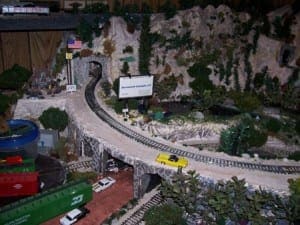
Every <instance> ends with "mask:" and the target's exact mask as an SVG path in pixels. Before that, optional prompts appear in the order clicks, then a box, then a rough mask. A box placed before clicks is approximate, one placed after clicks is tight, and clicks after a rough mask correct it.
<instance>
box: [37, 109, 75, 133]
mask: <svg viewBox="0 0 300 225" xmlns="http://www.w3.org/2000/svg"><path fill="white" fill-rule="evenodd" d="M39 121H40V122H41V123H42V125H43V126H44V127H45V128H46V129H53V130H58V131H63V130H64V129H65V128H66V127H67V125H68V122H69V117H68V114H67V113H66V111H62V110H60V109H59V108H54V107H50V108H49V109H47V110H45V111H44V112H43V113H42V115H41V116H40V117H39Z"/></svg>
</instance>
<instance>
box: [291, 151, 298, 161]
mask: <svg viewBox="0 0 300 225" xmlns="http://www.w3.org/2000/svg"><path fill="white" fill-rule="evenodd" d="M288 159H290V160H295V161H300V151H295V152H293V153H292V154H290V155H289V156H288Z"/></svg>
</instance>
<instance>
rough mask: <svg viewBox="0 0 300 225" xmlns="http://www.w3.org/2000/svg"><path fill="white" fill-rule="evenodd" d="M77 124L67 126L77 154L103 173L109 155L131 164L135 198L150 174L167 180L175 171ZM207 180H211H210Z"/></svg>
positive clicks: (138, 195) (143, 188) (139, 195)
mask: <svg viewBox="0 0 300 225" xmlns="http://www.w3.org/2000/svg"><path fill="white" fill-rule="evenodd" d="M78 125H79V124H75V123H72V124H70V126H69V129H70V130H71V132H69V134H72V136H73V137H72V138H73V139H74V140H75V141H76V143H75V146H76V150H77V153H78V155H80V156H88V157H91V158H92V160H93V163H92V165H93V169H94V170H95V171H96V172H99V173H105V164H106V161H107V159H108V157H109V156H112V157H114V158H116V159H118V160H120V161H122V162H124V163H126V164H128V165H130V166H132V167H133V171H134V175H133V181H134V183H133V187H134V197H135V198H140V197H142V196H143V195H144V193H145V192H146V189H147V187H148V185H149V183H150V179H151V175H154V174H157V175H159V176H160V177H161V178H163V179H166V180H169V179H170V178H171V177H172V176H173V175H174V174H175V173H176V172H177V171H176V170H173V169H167V168H161V167H156V166H152V165H147V164H146V163H144V162H143V161H142V160H139V159H136V158H134V157H131V156H130V155H128V154H126V149H118V148H116V147H115V146H114V145H113V144H111V143H107V142H106V141H105V140H102V139H99V138H94V137H92V136H91V135H90V134H88V133H86V132H85V131H84V130H83V129H81V126H80V125H79V126H78ZM124 138H127V137H124ZM207 181H208V182H211V181H210V180H207Z"/></svg>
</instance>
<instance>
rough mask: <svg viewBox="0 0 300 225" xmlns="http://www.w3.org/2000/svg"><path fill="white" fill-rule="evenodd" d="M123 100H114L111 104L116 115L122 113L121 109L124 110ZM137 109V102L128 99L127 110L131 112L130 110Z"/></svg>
mask: <svg viewBox="0 0 300 225" xmlns="http://www.w3.org/2000/svg"><path fill="white" fill-rule="evenodd" d="M125 107H126V105H125V100H118V99H115V101H114V102H113V108H114V110H115V112H116V113H118V114H121V113H122V109H123V108H125ZM137 107H138V101H137V100H136V99H128V109H129V110H132V109H134V110H135V109H137Z"/></svg>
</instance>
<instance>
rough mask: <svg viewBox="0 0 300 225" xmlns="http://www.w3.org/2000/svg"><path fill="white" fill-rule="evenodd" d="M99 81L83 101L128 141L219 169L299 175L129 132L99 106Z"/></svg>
mask: <svg viewBox="0 0 300 225" xmlns="http://www.w3.org/2000/svg"><path fill="white" fill-rule="evenodd" d="M99 79H100V78H95V77H93V78H92V79H91V80H90V82H89V83H88V84H87V86H86V89H85V99H86V102H87V104H88V105H89V107H90V108H91V110H92V111H93V112H94V113H96V115H97V116H98V117H99V118H100V119H101V120H103V121H104V122H106V123H107V124H108V125H110V126H111V127H112V128H114V129H116V130H117V131H118V132H120V133H122V134H124V135H125V136H127V137H128V138H130V139H133V140H135V141H137V142H140V143H142V144H144V145H146V146H148V147H151V148H155V149H157V150H159V151H163V152H168V153H171V154H175V155H179V156H183V157H186V158H189V159H193V160H195V161H198V162H202V163H206V164H213V165H217V166H220V167H234V168H241V169H248V170H259V171H265V172H270V173H278V174H296V173H300V166H287V165H270V164H261V163H251V162H241V161H236V160H230V159H222V158H217V157H211V156H206V155H202V154H199V153H192V152H188V151H185V150H182V149H179V148H174V147H171V146H168V145H166V144H162V143H159V142H157V141H155V140H153V139H150V138H147V137H145V136H143V135H141V134H140V133H137V132H135V131H134V130H131V129H130V128H128V127H126V126H124V125H123V124H121V123H119V122H118V121H117V120H115V119H114V118H113V117H112V116H111V115H109V114H108V113H107V112H106V111H105V110H104V109H103V108H102V107H101V106H100V104H99V103H98V102H97V100H96V97H95V94H94V90H95V87H96V84H97V82H98V81H99Z"/></svg>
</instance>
